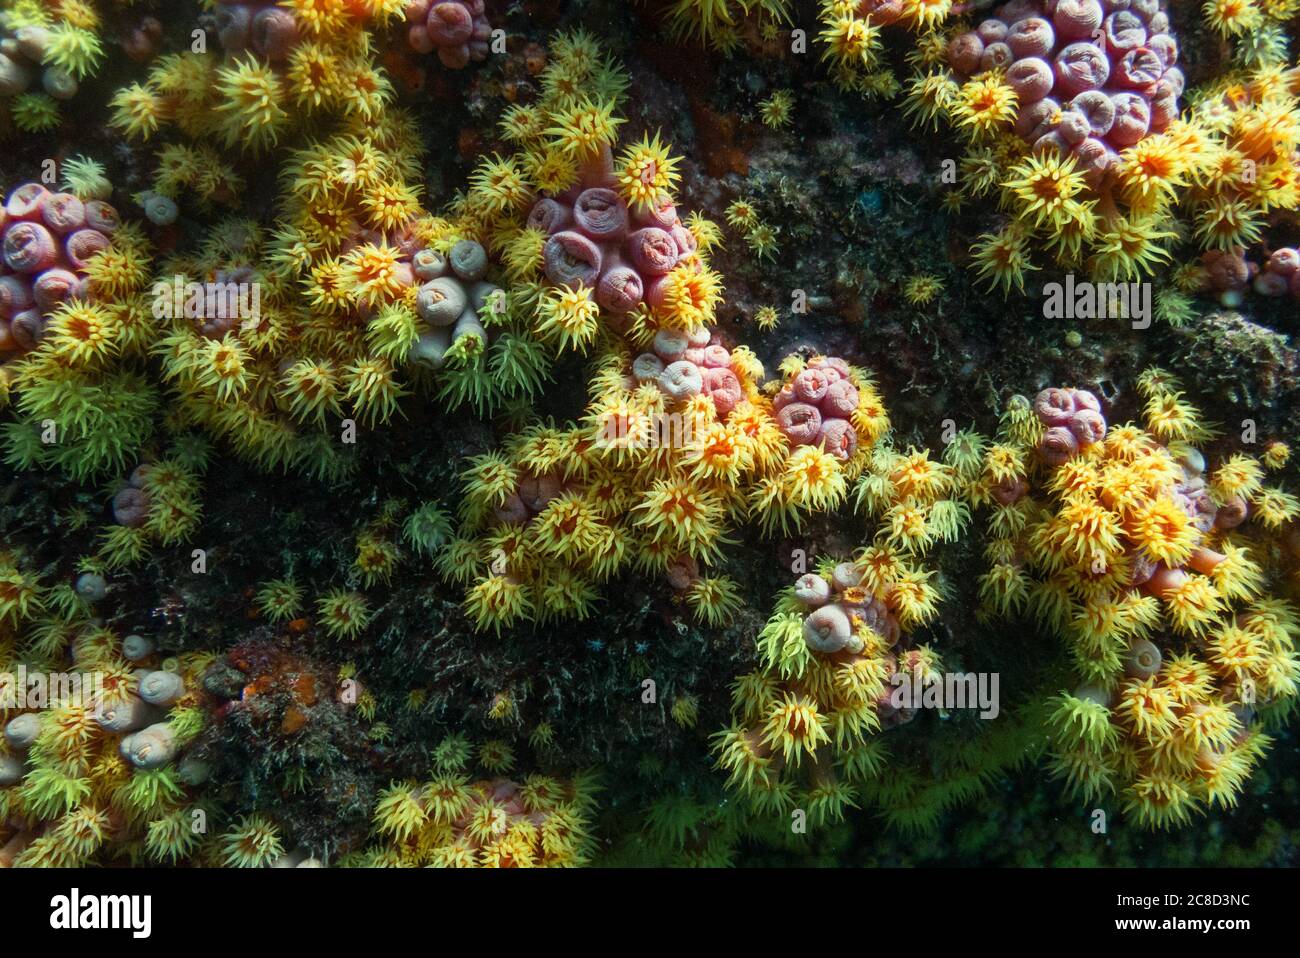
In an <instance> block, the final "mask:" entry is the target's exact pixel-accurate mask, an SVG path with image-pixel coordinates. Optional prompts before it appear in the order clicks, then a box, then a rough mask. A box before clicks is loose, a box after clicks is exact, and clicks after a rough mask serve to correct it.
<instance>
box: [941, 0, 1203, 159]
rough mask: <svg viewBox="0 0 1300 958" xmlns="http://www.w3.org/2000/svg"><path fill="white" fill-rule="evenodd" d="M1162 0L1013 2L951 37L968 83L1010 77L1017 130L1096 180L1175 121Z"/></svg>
mask: <svg viewBox="0 0 1300 958" xmlns="http://www.w3.org/2000/svg"><path fill="white" fill-rule="evenodd" d="M1169 30H1170V26H1169V16H1168V14H1166V13H1165V11H1164V10H1163V9H1162V8H1161V5H1160V3H1158V2H1157V0H1046V2H1035V0H1011V2H1010V3H1006V4H1003V5H1002V6H1000V7H998V8H997V9H996V10H995V11H994V16H993V17H992V18H990V19H987V20H985V21H983V22H982V23H980V25H979V26H978V27H977V28H976V29H974V30H971V31H969V32H968V33H964V34H962V35H961V36H959V37H957V38H955V39H954V40H953V41H952V43H951V44H949V47H948V62H949V65H950V66H952V68H953V69H954V70H955V71H957V72H958V73H960V74H963V75H965V76H974V75H976V74H979V73H983V72H984V71H987V70H992V69H1002V70H1005V71H1006V78H1007V83H1008V84H1010V86H1011V87H1012V89H1014V90H1015V92H1016V97H1017V104H1018V108H1017V115H1016V121H1015V129H1016V133H1017V134H1018V135H1019V136H1020V137H1021V138H1022V139H1023V140H1025V141H1027V142H1028V143H1031V144H1032V145H1033V147H1034V149H1035V150H1057V151H1059V152H1061V153H1063V154H1072V155H1074V156H1075V157H1077V159H1078V161H1079V165H1080V167H1081V168H1083V169H1084V170H1085V171H1087V172H1088V173H1089V174H1091V175H1092V176H1094V177H1100V176H1101V175H1103V174H1104V173H1105V172H1106V170H1108V169H1109V168H1110V166H1111V165H1112V164H1113V163H1114V162H1115V160H1116V158H1117V157H1118V155H1119V151H1120V150H1123V149H1125V148H1126V147H1130V146H1133V145H1134V144H1135V143H1137V142H1138V141H1140V140H1141V139H1142V138H1143V137H1145V136H1146V135H1147V134H1148V133H1159V132H1160V131H1162V130H1164V129H1165V127H1167V126H1168V125H1169V123H1170V122H1171V121H1173V120H1174V119H1175V118H1176V117H1177V116H1178V98H1179V96H1181V95H1182V92H1183V84H1184V81H1183V73H1182V71H1181V70H1180V69H1179V68H1178V66H1177V63H1178V41H1177V40H1175V39H1174V37H1173V35H1172V34H1171V33H1170V32H1169Z"/></svg>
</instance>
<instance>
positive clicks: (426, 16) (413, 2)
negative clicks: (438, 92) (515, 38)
mask: <svg viewBox="0 0 1300 958" xmlns="http://www.w3.org/2000/svg"><path fill="white" fill-rule="evenodd" d="M406 23H407V32H406V37H407V40H408V41H409V42H410V44H411V49H413V50H415V52H417V53H435V52H436V53H437V54H438V59H439V60H441V61H442V65H443V66H445V67H449V68H450V69H452V70H459V69H461V68H462V67H464V66H467V65H468V64H469V62H470V61H471V60H483V59H486V57H487V55H488V41H489V40H490V39H491V37H492V25H491V24H489V23H488V19H487V14H486V13H485V11H484V7H483V0H432V2H431V0H408V3H407V4H406Z"/></svg>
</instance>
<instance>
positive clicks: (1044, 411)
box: [1034, 389, 1106, 466]
mask: <svg viewBox="0 0 1300 958" xmlns="http://www.w3.org/2000/svg"><path fill="white" fill-rule="evenodd" d="M1034 412H1035V413H1036V414H1037V416H1038V420H1039V422H1041V423H1042V424H1043V425H1044V426H1046V427H1047V430H1046V432H1044V433H1043V438H1042V439H1040V440H1039V443H1038V454H1039V456H1040V457H1042V460H1043V462H1045V463H1046V464H1047V465H1049V466H1059V465H1061V464H1062V463H1064V462H1066V461H1067V460H1069V459H1071V458H1073V457H1074V456H1075V455H1077V454H1078V452H1079V450H1081V449H1086V448H1088V447H1089V446H1092V445H1094V444H1096V443H1099V442H1101V441H1102V440H1103V439H1105V438H1106V419H1105V417H1104V416H1102V414H1101V403H1100V402H1099V401H1098V399H1097V397H1096V396H1094V395H1093V394H1092V393H1090V392H1088V391H1087V390H1086V389H1044V390H1043V391H1042V392H1040V393H1039V394H1038V396H1037V397H1036V398H1035V399H1034Z"/></svg>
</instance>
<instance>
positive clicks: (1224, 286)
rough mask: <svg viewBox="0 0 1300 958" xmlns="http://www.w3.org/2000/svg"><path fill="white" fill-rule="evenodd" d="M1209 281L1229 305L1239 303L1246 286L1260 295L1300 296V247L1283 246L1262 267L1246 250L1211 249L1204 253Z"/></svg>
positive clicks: (1207, 283)
mask: <svg viewBox="0 0 1300 958" xmlns="http://www.w3.org/2000/svg"><path fill="white" fill-rule="evenodd" d="M1201 270H1202V272H1203V273H1204V276H1205V284H1206V285H1207V286H1209V287H1210V289H1212V290H1214V292H1216V293H1218V294H1219V299H1220V301H1221V302H1222V303H1223V305H1225V306H1239V305H1241V301H1242V299H1243V294H1244V293H1245V291H1246V288H1247V287H1249V288H1251V289H1253V290H1254V291H1255V292H1256V293H1258V294H1259V295H1260V296H1268V297H1270V298H1277V297H1281V296H1286V295H1288V294H1289V295H1290V296H1291V297H1293V298H1294V299H1300V250H1297V249H1296V248H1295V247H1293V246H1280V247H1278V248H1277V249H1275V250H1273V252H1272V253H1270V254H1269V257H1268V259H1266V260H1265V261H1264V263H1263V265H1262V266H1261V265H1260V264H1259V263H1258V262H1255V261H1254V260H1252V259H1249V258H1248V257H1247V256H1246V251H1245V250H1243V249H1231V250H1209V251H1207V252H1205V253H1203V254H1202V255H1201Z"/></svg>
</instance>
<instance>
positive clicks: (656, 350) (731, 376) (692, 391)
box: [632, 328, 744, 419]
mask: <svg viewBox="0 0 1300 958" xmlns="http://www.w3.org/2000/svg"><path fill="white" fill-rule="evenodd" d="M651 350H652V351H651V352H648V353H642V354H641V355H640V356H638V357H637V358H636V359H635V360H634V361H633V363H632V375H633V376H634V377H635V378H636V380H637V382H638V383H654V384H655V385H656V386H658V387H659V389H660V390H661V391H662V392H663V393H664V395H665V396H666V397H667V398H668V400H669V401H670V402H680V401H683V400H686V399H690V398H691V397H692V396H698V395H704V396H708V397H709V399H711V400H712V401H713V406H714V408H715V409H716V410H717V414H718V418H719V419H725V418H726V417H727V416H729V415H730V414H731V411H732V410H733V409H735V408H736V407H737V406H738V405H740V401H741V399H742V398H743V396H744V392H743V390H742V389H741V386H740V378H739V376H737V375H736V371H735V370H734V369H733V368H732V362H733V360H732V356H731V351H730V350H729V349H727V347H726V346H724V345H723V344H722V342H721V341H720V340H719V339H718V336H717V334H716V333H711V332H710V331H709V330H708V329H705V328H701V329H698V330H696V331H695V332H693V333H689V334H688V333H680V332H675V331H672V330H660V331H659V333H657V334H656V335H655V338H654V343H653V345H652V346H651Z"/></svg>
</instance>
